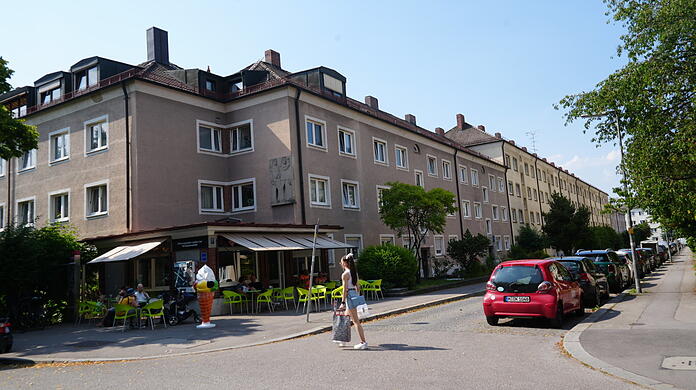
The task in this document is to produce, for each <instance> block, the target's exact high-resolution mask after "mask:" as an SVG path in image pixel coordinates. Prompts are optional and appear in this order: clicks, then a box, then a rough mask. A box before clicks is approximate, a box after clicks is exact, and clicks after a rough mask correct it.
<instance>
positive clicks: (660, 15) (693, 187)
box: [560, 0, 696, 237]
mask: <svg viewBox="0 0 696 390" xmlns="http://www.w3.org/2000/svg"><path fill="white" fill-rule="evenodd" d="M605 3H606V4H607V6H608V13H607V14H608V15H611V17H612V18H613V20H614V21H615V22H618V23H621V24H622V25H623V26H625V27H626V30H627V32H626V34H624V35H623V36H622V37H621V40H622V43H621V45H620V46H619V47H618V55H619V56H625V57H626V59H627V60H628V62H627V64H626V65H625V66H624V67H623V68H621V69H619V70H617V71H616V72H614V73H612V74H611V75H609V76H608V77H607V78H606V79H605V80H603V81H601V82H600V83H599V84H597V85H596V86H595V88H594V89H593V90H592V91H589V92H583V93H579V94H575V95H569V96H566V97H565V98H564V99H562V100H561V102H560V105H561V106H562V107H563V108H564V109H566V110H567V112H566V119H567V121H568V122H572V121H574V120H578V119H580V118H581V117H583V116H587V115H597V114H600V113H610V115H607V116H603V117H594V118H589V119H585V120H584V125H585V128H586V129H590V128H591V127H592V126H593V125H594V126H595V136H594V138H593V141H595V142H597V143H599V144H601V143H612V142H616V140H617V130H616V125H617V124H618V125H619V128H620V129H621V131H622V132H623V134H624V137H623V138H624V139H623V141H624V143H625V154H624V159H623V164H624V167H625V169H626V175H627V182H626V184H627V186H628V191H623V190H622V189H615V190H614V191H615V192H616V193H617V194H619V195H620V197H621V198H622V199H623V203H624V207H626V206H628V208H629V209H630V208H632V207H642V208H645V209H647V210H649V211H650V214H651V215H652V217H653V218H654V219H655V220H656V221H657V222H659V223H661V224H662V225H663V226H666V227H668V228H670V229H674V230H676V231H678V232H679V233H680V234H681V235H683V236H686V237H695V236H696V195H694V194H696V115H694V113H695V112H696V66H694V63H696V0H605Z"/></svg>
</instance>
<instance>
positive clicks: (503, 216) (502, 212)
mask: <svg viewBox="0 0 696 390" xmlns="http://www.w3.org/2000/svg"><path fill="white" fill-rule="evenodd" d="M500 219H502V220H503V221H507V220H508V212H507V207H505V206H501V207H500Z"/></svg>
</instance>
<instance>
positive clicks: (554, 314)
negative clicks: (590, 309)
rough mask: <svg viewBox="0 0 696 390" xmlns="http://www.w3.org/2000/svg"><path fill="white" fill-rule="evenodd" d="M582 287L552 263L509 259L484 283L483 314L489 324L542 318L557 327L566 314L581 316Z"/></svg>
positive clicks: (551, 261) (559, 265)
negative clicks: (513, 318) (507, 320)
mask: <svg viewBox="0 0 696 390" xmlns="http://www.w3.org/2000/svg"><path fill="white" fill-rule="evenodd" d="M582 299H583V295H582V288H580V285H579V284H578V282H577V281H576V280H575V277H574V276H573V274H571V273H570V271H568V270H567V269H566V268H565V267H564V266H563V265H561V264H560V263H559V262H557V261H555V260H548V259H546V260H512V261H506V262H503V263H501V264H498V266H497V267H495V269H494V270H493V272H492V273H491V277H490V279H489V280H488V283H486V294H485V295H484V297H483V312H484V314H485V315H486V321H488V323H489V324H490V325H497V324H498V320H499V319H500V318H505V317H536V318H546V319H548V320H549V321H550V323H551V325H552V326H553V327H556V328H560V327H561V325H562V323H563V317H564V316H565V315H566V314H567V313H570V312H574V313H576V314H579V315H581V314H583V313H584V309H583V306H582Z"/></svg>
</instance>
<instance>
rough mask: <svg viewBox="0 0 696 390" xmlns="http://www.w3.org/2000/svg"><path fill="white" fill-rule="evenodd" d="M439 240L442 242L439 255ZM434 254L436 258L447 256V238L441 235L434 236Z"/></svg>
mask: <svg viewBox="0 0 696 390" xmlns="http://www.w3.org/2000/svg"><path fill="white" fill-rule="evenodd" d="M438 239H439V240H440V244H441V246H440V251H439V252H440V253H438V248H437V241H438ZM433 252H434V253H435V257H442V256H444V255H445V236H443V235H441V234H436V235H434V236H433Z"/></svg>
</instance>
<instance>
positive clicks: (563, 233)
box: [542, 192, 590, 254]
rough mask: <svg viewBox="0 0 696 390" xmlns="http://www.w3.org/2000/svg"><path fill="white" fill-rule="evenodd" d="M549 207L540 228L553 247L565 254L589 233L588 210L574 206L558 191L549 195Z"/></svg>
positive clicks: (576, 246)
mask: <svg viewBox="0 0 696 390" xmlns="http://www.w3.org/2000/svg"><path fill="white" fill-rule="evenodd" d="M549 207H550V209H549V212H548V213H544V218H546V224H545V225H544V227H542V230H543V232H544V233H545V234H546V236H548V238H549V243H550V244H551V245H552V246H553V247H555V248H556V249H559V250H562V251H563V253H565V254H569V253H572V252H573V249H577V248H579V245H580V244H581V243H582V242H583V241H584V240H586V239H587V237H588V235H589V223H590V210H589V209H587V207H585V206H582V205H581V206H580V207H578V208H576V207H575V206H574V205H573V204H572V203H571V201H570V200H569V199H568V198H566V197H565V196H563V195H561V194H559V193H558V192H554V193H553V194H552V195H551V203H550V204H549Z"/></svg>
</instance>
